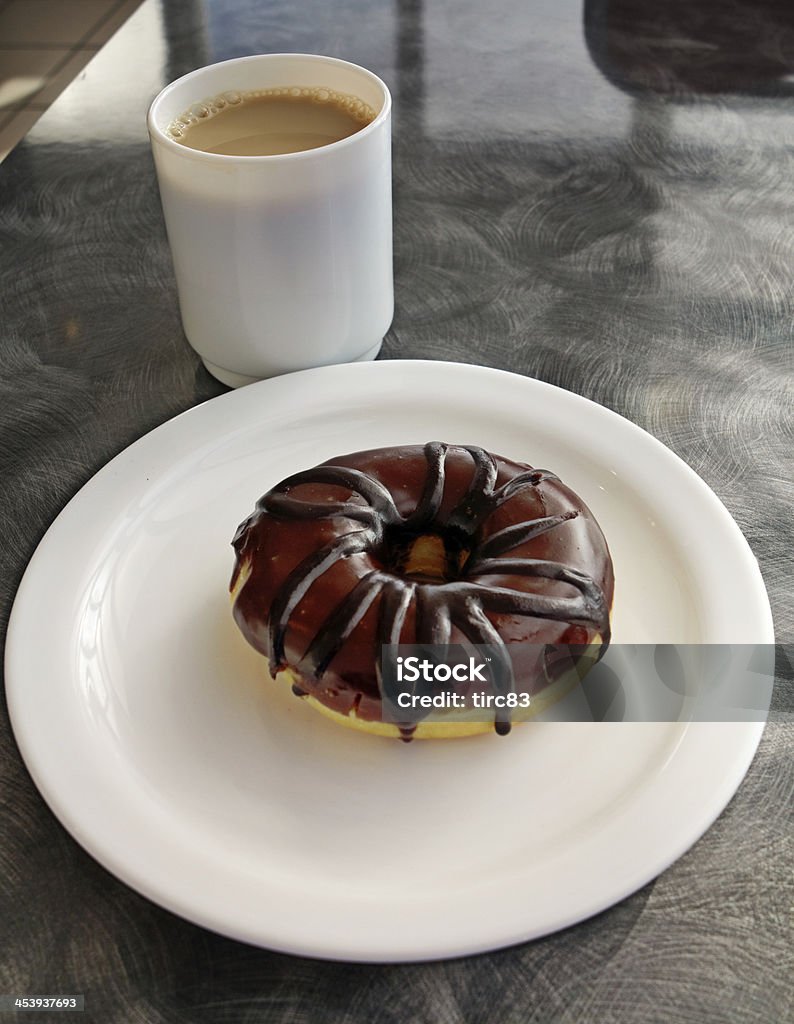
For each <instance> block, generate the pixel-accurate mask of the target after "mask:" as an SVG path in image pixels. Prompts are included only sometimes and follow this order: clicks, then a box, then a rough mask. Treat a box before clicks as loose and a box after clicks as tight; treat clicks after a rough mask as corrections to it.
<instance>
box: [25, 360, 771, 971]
mask: <svg viewBox="0 0 794 1024" xmlns="http://www.w3.org/2000/svg"><path fill="white" fill-rule="evenodd" d="M432 438H438V439H441V440H446V441H452V442H458V443H467V444H478V445H482V446H483V447H485V448H487V449H489V450H491V451H494V452H497V453H499V454H502V455H506V456H508V457H511V458H514V459H519V460H522V461H527V462H530V463H532V464H534V465H537V466H543V467H546V468H549V469H553V470H554V471H555V472H558V473H559V474H560V475H561V476H562V477H563V479H565V480H566V482H568V483H569V484H570V486H572V487H573V488H574V489H575V490H576V491H577V492H578V493H579V494H581V495H582V497H583V498H584V499H585V501H586V502H587V503H588V504H589V505H590V507H591V508H592V510H593V512H594V513H595V515H596V517H597V518H598V520H599V522H600V523H601V525H602V527H603V529H604V532H605V534H606V536H607V539H608V541H609V544H610V546H611V549H612V554H613V559H614V563H615V572H616V579H617V589H616V598H615V606H614V620H613V622H614V637H615V640H619V641H622V642H632V643H731V642H732V643H772V642H773V636H772V627H771V617H770V612H769V606H768V602H767V598H766V593H765V591H764V587H763V584H762V582H761V578H760V574H759V572H758V567H757V564H756V562H755V559H754V558H753V556H752V554H751V553H750V550H749V548H748V547H747V544H746V542H745V541H744V539H743V537H742V535H741V534H740V532H739V530H738V528H737V527H736V525H735V524H734V523H733V521H732V520H731V518H730V516H729V515H728V513H727V512H726V511H725V509H724V508H723V506H722V505H721V504H720V503H719V501H718V500H717V499H716V498H715V496H714V495H713V494H712V492H711V491H710V490H709V489H708V488H707V487H706V485H705V484H704V483H703V482H702V481H701V480H700V479H699V478H698V477H697V476H696V475H695V474H694V473H693V472H692V471H691V470H689V469H688V468H687V467H686V466H685V465H684V464H683V463H682V462H681V461H680V460H679V459H678V458H677V457H676V456H674V455H673V454H672V453H671V452H669V451H668V450H667V449H666V448H664V446H662V445H661V444H659V443H658V442H657V441H655V440H654V439H653V438H652V437H650V436H649V435H648V434H646V433H644V432H643V431H641V430H640V429H638V428H637V427H635V426H633V425H632V424H630V423H628V422H627V421H626V420H623V419H621V418H620V417H619V416H616V415H615V414H614V413H611V412H609V411H607V410H605V409H603V408H601V407H599V406H596V405H594V404H592V403H590V402H587V401H586V400H584V399H582V398H579V397H577V396H575V395H572V394H569V393H567V392H564V391H560V390H559V389H556V388H553V387H551V386H549V385H546V384H543V383H539V382H538V381H534V380H531V379H527V378H524V377H518V376H515V375H512V374H508V373H503V372H500V371H496V370H488V369H483V368H480V367H473V366H464V365H457V364H447V363H425V362H380V363H361V364H354V365H350V366H334V367H326V368H322V369H318V370H308V371H305V372H302V373H296V374H292V375H290V376H288V377H282V378H279V379H276V380H272V381H266V382H263V383H261V384H255V385H252V386H251V387H248V388H244V389H241V390H239V391H236V392H232V393H230V394H227V395H224V396H223V397H221V398H218V399H215V400H213V401H211V402H208V403H206V404H204V405H201V406H198V407H197V408H195V409H193V410H191V411H189V412H188V413H185V414H184V415H182V416H179V417H177V418H176V419H174V420H172V421H171V422H169V423H166V424H165V425H164V426H162V427H160V428H158V429H157V430H156V431H154V432H153V433H152V434H149V435H148V436H146V437H144V438H143V439H141V440H140V441H138V442H137V443H136V444H134V445H132V447H130V448H129V449H127V451H125V452H124V453H122V454H121V455H120V456H119V457H118V458H117V459H115V460H114V461H113V462H111V463H110V464H109V465H108V466H107V467H105V469H103V470H102V471H101V472H100V473H98V474H97V476H96V477H94V479H93V480H91V481H90V483H89V484H88V485H87V486H86V487H85V488H83V490H82V491H81V492H80V493H79V494H78V495H77V496H76V497H75V499H74V500H73V501H72V502H71V503H70V504H69V506H68V507H67V508H66V509H65V510H64V512H63V513H62V514H61V516H60V517H59V518H58V519H57V520H56V522H55V523H54V524H53V526H52V527H51V529H50V531H49V532H48V534H47V535H46V537H45V538H44V540H43V541H42V544H41V546H40V547H39V549H38V551H37V552H36V554H35V556H34V558H33V560H32V562H31V564H30V567H29V569H28V571H27V573H26V575H25V578H24V580H23V582H22V585H21V587H20V590H19V593H18V596H17V600H16V604H15V607H14V611H13V615H12V621H11V625H10V629H9V638H8V647H7V666H6V667H7V689H8V698H9V705H10V709H11V715H12V721H13V726H14V731H15V733H16V736H17V739H18V742H19V745H20V748H21V750H22V753H23V756H24V758H25V760H26V763H27V765H28V767H29V769H30V771H31V774H32V775H33V777H34V779H35V781H36V783H37V785H38V787H39V789H40V790H41V792H42V793H43V795H44V797H45V799H46V800H47V801H48V803H49V804H50V805H51V807H52V808H53V810H54V811H55V813H56V814H57V815H58V817H59V818H60V820H61V821H62V822H63V824H64V825H65V826H66V828H67V829H69V831H71V832H72V834H73V835H74V836H75V837H76V838H77V839H78V840H79V841H80V842H81V843H82V844H83V845H84V846H85V848H86V849H87V850H88V851H89V852H90V853H92V854H93V855H94V856H95V857H96V858H97V859H98V860H99V861H100V862H101V863H102V864H104V865H105V866H106V867H108V868H109V869H110V870H111V871H113V872H115V874H116V875H118V877H119V878H121V879H123V880H124V881H125V882H127V883H128V884H130V885H131V886H133V887H134V888H136V889H138V890H139V891H140V892H142V893H144V894H145V895H147V896H149V897H150V898H151V899H153V900H155V901H157V902H158V903H160V904H162V905H163V906H165V907H168V908H169V909H171V910H173V911H175V912H176V913H179V914H182V915H183V916H185V917H187V918H190V919H191V920H193V921H196V922H198V923H200V924H203V925H206V926H207V927H209V928H213V929H215V930H217V931H219V932H222V933H224V934H227V935H231V936H234V937H236V938H239V939H243V940H247V941H250V942H254V943H258V944H261V945H264V946H269V947H272V948H276V949H281V950H286V951H292V952H297V953H303V954H307V955H315V956H328V957H334V958H340V959H361V960H396V959H419V958H432V957H443V956H454V955H459V954H464V953H471V952H474V951H478V950H485V949H490V948H494V947H497V946H502V945H507V944H510V943H514V942H519V941H521V940H524V939H528V938H532V937H535V936H539V935H542V934H545V933H547V932H550V931H553V930H555V929H557V928H561V927H563V926H566V925H569V924H572V923H573V922H575V921H577V920H581V919H582V918H584V917H587V916H588V915H590V914H593V913H596V912H597V911H599V910H602V909H604V908H605V907H607V906H609V905H610V904H612V903H614V902H615V901H616V900H619V899H621V898H622V897H624V896H626V895H627V894H628V893H630V892H632V891H633V890H635V889H636V888H638V887H639V886H641V885H642V884H644V883H645V882H647V881H648V880H649V879H651V878H653V877H654V876H655V875H656V874H658V873H659V872H660V871H662V870H663V869H664V868H665V867H666V866H667V865H668V864H670V863H671V862H672V861H673V860H674V859H675V858H676V857H678V856H680V854H681V853H682V852H683V851H684V850H686V849H687V848H688V847H689V846H690V845H691V844H692V843H693V842H694V841H695V840H696V839H697V838H698V837H699V836H700V835H701V834H702V833H703V832H704V831H705V829H706V828H707V827H708V826H709V825H710V823H711V822H712V821H713V820H714V818H715V817H716V816H717V815H718V814H719V813H720V811H721V810H722V808H723V807H724V806H725V804H726V803H727V801H728V800H729V799H730V797H731V795H732V794H733V792H734V791H735V789H736V787H737V786H738V784H739V782H740V781H741V779H742V777H743V775H744V773H745V771H746V770H747V767H748V765H749V763H750V760H751V758H752V756H753V753H754V751H755V748H756V746H757V744H758V740H759V738H760V735H761V729H762V726H761V725H759V724H754V723H741V722H740V723H713V724H710V723H696V724H689V725H686V724H680V723H663V724H655V723H639V724H626V723H608V724H604V723H602V724H594V723H554V722H549V723H530V724H528V725H524V726H522V727H520V728H517V729H515V730H514V731H513V733H512V734H511V735H510V736H509V737H508V738H506V739H502V738H500V737H497V736H495V735H489V736H483V737H477V738H473V739H470V740H456V741H450V742H448V743H436V744H434V743H426V744H423V743H414V744H411V745H404V744H401V743H397V742H393V741H387V740H381V739H378V738H376V737H372V736H367V735H363V734H362V735H359V734H357V733H353V732H351V731H349V730H347V729H340V728H339V727H338V726H336V725H335V724H333V723H330V722H328V721H326V720H325V719H324V718H323V717H322V716H320V715H317V714H316V713H314V712H312V711H311V709H309V708H307V707H305V706H304V705H303V704H302V703H301V702H300V701H298V700H295V699H294V698H292V697H291V696H290V695H289V694H287V693H285V692H284V688H282V687H273V686H268V685H266V684H265V683H263V669H264V663H263V661H262V659H261V658H260V657H258V656H257V655H256V654H255V653H254V652H253V651H252V650H250V649H249V648H248V647H247V645H246V644H245V643H244V641H243V640H242V639H241V638H240V636H239V635H238V633H237V630H236V627H235V626H234V624H233V622H232V620H231V616H230V612H229V605H228V599H227V596H226V587H227V583H228V579H229V575H230V572H231V567H232V556H231V548H230V546H229V543H230V539H231V537H232V535H233V533H234V530H235V528H236V526H237V524H238V522H239V521H240V520H242V519H243V518H244V517H245V516H246V515H247V514H248V512H249V511H250V509H251V508H252V507H253V504H254V502H255V501H256V499H257V497H258V496H259V495H260V494H261V493H263V492H264V491H265V490H266V489H267V488H269V487H270V486H271V485H272V484H274V483H275V482H276V481H278V480H279V479H281V478H282V477H284V476H287V475H288V474H289V473H291V472H294V471H296V470H298V469H301V468H305V467H308V466H311V465H313V464H315V463H317V462H319V461H321V460H323V459H326V458H330V457H331V456H332V455H336V454H341V453H343V452H346V451H355V450H358V449H361V448H364V447H379V446H385V445H396V444H407V443H420V442H424V441H427V440H430V439H432ZM682 509H686V510H687V514H686V516H682V514H681V510H682ZM44 608H46V610H47V617H46V630H47V637H46V641H47V642H46V643H43V642H42V628H43V625H42V624H43V622H44V621H45V620H43V618H42V609H44Z"/></svg>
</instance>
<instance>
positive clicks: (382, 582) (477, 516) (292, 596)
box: [235, 442, 609, 740]
mask: <svg viewBox="0 0 794 1024" xmlns="http://www.w3.org/2000/svg"><path fill="white" fill-rule="evenodd" d="M450 447H452V446H450V445H447V444H442V443H440V442H431V443H429V444H427V445H425V449H424V453H425V458H426V460H427V476H426V478H425V483H424V487H423V491H422V496H421V498H420V499H419V501H418V503H417V505H416V508H415V509H414V510H413V512H411V513H410V514H409V515H408V516H407V517H403V516H401V515H400V513H399V511H398V509H397V507H396V505H395V503H394V499H393V497H392V495H391V493H390V491H389V490H388V489H387V488H386V487H385V486H384V485H383V484H381V483H380V482H379V481H378V480H376V479H375V478H374V477H372V476H368V475H367V474H365V473H362V472H360V471H359V470H355V469H350V468H348V467H346V466H333V465H322V466H317V467H315V468H313V469H308V470H305V471H303V472H301V473H296V474H295V475H293V476H291V477H289V478H287V479H286V480H283V481H282V482H281V483H280V484H278V485H277V486H276V487H274V488H273V489H272V490H271V491H269V492H268V493H267V494H265V495H264V496H263V497H262V498H260V500H259V502H258V503H257V509H260V510H263V511H266V512H268V513H270V514H271V515H275V516H280V517H286V518H291V519H336V518H339V517H344V518H347V519H349V520H351V521H353V522H355V523H358V524H360V525H359V527H358V528H357V529H353V530H351V531H350V532H349V533H346V534H344V535H343V536H341V537H336V538H335V539H334V540H333V541H331V542H329V543H328V544H326V545H325V546H323V547H322V548H320V549H319V550H317V551H315V552H313V553H312V554H311V555H309V556H308V557H307V558H305V559H304V560H303V561H302V562H300V563H299V564H298V565H297V566H296V567H295V568H294V569H293V570H292V572H291V573H290V574H289V576H288V577H287V579H286V580H285V581H284V583H283V585H282V586H281V588H280V590H279V591H278V593H277V594H276V596H275V598H274V600H273V603H272V606H271V611H270V626H269V637H268V642H269V650H268V655H269V660H270V668H271V672H272V673H273V674H274V675H275V673H276V672H278V671H279V670H281V669H283V668H284V667H285V666H286V664H287V661H286V657H285V650H284V644H285V636H286V632H287V627H288V624H289V621H290V617H291V615H292V613H293V611H294V610H295V608H296V607H297V605H298V603H299V602H300V601H301V599H302V598H303V597H304V595H305V594H306V592H307V591H308V590H309V587H311V585H312V584H313V583H314V582H315V581H316V580H317V579H319V578H320V576H322V574H323V573H325V572H327V571H328V569H329V568H330V567H331V566H332V565H334V564H335V563H336V562H337V561H339V560H340V559H343V558H348V557H350V556H351V555H353V554H355V553H359V552H364V551H373V550H375V551H377V550H378V548H379V547H380V545H381V544H382V542H383V538H384V532H385V531H386V530H387V529H390V528H403V529H405V530H406V531H407V532H415V533H416V535H419V534H421V533H422V532H430V531H435V532H438V533H441V534H447V533H452V534H454V535H455V536H456V537H457V538H460V539H461V540H462V542H463V543H464V544H465V545H470V548H471V554H470V556H469V559H468V561H467V562H466V564H465V566H464V568H463V570H462V578H461V579H458V580H452V581H449V582H423V581H418V580H416V579H410V578H405V577H401V576H399V575H395V574H393V573H390V572H387V571H385V570H381V569H374V570H371V571H370V572H369V573H367V575H366V576H364V577H362V578H361V580H360V581H359V582H358V583H357V585H356V586H355V587H354V589H353V590H352V591H351V592H350V593H349V594H348V595H347V596H346V597H345V598H343V600H342V601H341V602H340V603H339V604H338V605H337V607H336V608H334V609H332V611H331V612H330V614H329V615H328V616H327V617H326V619H325V621H324V622H322V623H321V625H320V627H319V629H318V630H317V632H316V634H315V635H314V637H313V639H312V640H311V642H310V643H309V646H308V648H307V649H306V651H305V653H304V655H303V657H302V659H301V660H300V662H299V664H298V665H297V666H296V667H297V668H298V670H299V672H300V673H301V674H302V675H303V676H304V677H310V676H311V677H314V678H315V679H319V678H320V677H321V676H322V675H323V673H324V672H325V671H326V669H327V668H328V666H329V664H330V663H331V661H332V660H333V658H334V656H335V655H336V654H337V652H338V651H339V650H340V649H341V647H342V646H343V645H344V643H345V641H346V640H347V639H348V638H349V636H350V635H351V634H352V632H353V630H354V629H355V628H356V626H357V625H358V623H359V622H360V621H361V619H362V618H363V617H364V615H365V614H366V612H367V611H368V610H369V608H370V607H371V606H372V604H373V603H374V602H375V601H376V600H377V599H378V598H380V604H379V608H378V625H377V637H378V642H379V643H380V644H397V643H399V642H400V637H401V635H402V629H403V625H404V623H405V618H406V615H407V612H408V609H409V607H410V606H411V603H412V602H413V603H415V608H416V642H417V643H420V644H422V643H429V644H439V645H444V644H447V643H449V640H450V637H451V634H452V628H453V626H454V627H456V628H457V629H458V630H459V631H460V633H461V634H462V635H463V636H464V637H465V638H466V639H467V640H468V641H470V642H471V643H474V644H487V645H488V646H489V647H491V648H493V649H494V650H496V651H497V652H498V653H497V656H496V657H495V658H493V659H492V661H491V665H490V667H491V672H492V681H493V683H494V686H495V688H496V690H497V692H510V691H511V690H512V688H513V685H514V680H513V672H512V665H511V661H510V657H509V653H508V650H507V647H506V645H505V643H504V641H503V640H502V638H501V637H500V635H499V632H498V630H497V629H496V627H495V626H494V625H493V623H492V622H491V620H490V619H489V618H488V614H487V613H489V612H490V613H497V614H507V615H519V616H531V617H534V618H541V619H553V620H555V621H558V622H569V623H572V624H573V623H588V624H592V625H594V626H595V627H596V628H597V629H598V631H599V632H600V633H601V635H602V637H603V642H604V646H606V644H607V643H608V642H609V609H608V607H607V603H606V600H605V597H604V593H603V591H602V590H601V588H600V587H599V585H598V584H597V583H596V581H595V580H594V579H593V578H592V577H591V576H589V575H587V574H586V573H583V572H580V571H578V570H576V569H572V568H570V567H568V566H565V565H563V564H561V563H559V562H551V561H544V560H540V559H533V558H512V559H505V558H501V557H499V556H501V555H504V554H506V553H507V552H509V551H510V550H512V549H514V548H516V547H518V546H519V545H521V544H523V543H525V542H526V541H528V540H530V539H531V538H533V537H537V536H538V535H539V534H541V533H544V532H546V531H548V530H552V529H555V528H556V527H558V526H560V525H562V524H563V523H565V522H567V521H569V520H571V519H574V518H576V516H578V515H579V513H578V511H576V510H571V511H568V512H564V513H562V514H559V515H551V516H544V517H540V518H536V519H532V520H528V521H526V522H523V523H517V524H515V525H512V526H509V527H506V528H505V529H502V530H499V531H498V532H497V533H494V534H492V535H491V536H490V537H489V538H488V539H487V540H485V541H484V542H483V543H481V544H480V545H479V546H478V547H476V541H475V539H476V535H477V533H478V531H479V530H480V528H481V526H482V525H483V523H484V522H485V521H486V520H487V519H488V517H489V516H490V515H492V513H493V512H494V511H495V510H496V509H497V508H499V507H500V506H501V505H503V504H504V503H505V502H507V501H509V500H510V498H512V497H514V496H515V495H516V494H518V493H519V492H521V491H523V490H525V489H526V488H530V487H537V486H538V485H539V484H540V483H541V482H542V481H544V480H556V479H557V477H556V476H554V474H552V473H549V472H546V471H545V470H540V469H530V470H527V471H526V472H525V473H520V474H519V475H517V476H515V477H513V478H512V479H511V480H508V481H507V482H506V483H505V484H503V485H502V486H501V487H498V488H497V487H496V486H495V485H496V479H497V473H498V468H497V465H496V460H495V459H494V457H493V456H492V455H491V454H490V453H489V452H486V451H485V450H484V449H483V448H476V447H469V446H459V447H461V448H463V450H465V451H467V452H468V453H469V454H470V456H471V458H472V461H473V463H474V473H473V475H472V479H471V482H470V484H469V487H468V489H467V491H466V493H465V494H464V496H463V497H462V498H461V500H460V501H459V502H458V504H457V505H456V507H455V508H454V509H453V510H452V512H451V513H450V515H449V516H448V517H446V519H445V521H444V522H439V521H438V519H437V517H438V513H439V509H440V507H441V502H442V499H443V495H444V482H445V459H446V455H447V452H448V451H449V449H450ZM301 484H331V485H333V486H337V487H340V488H344V489H347V490H349V491H350V492H351V497H350V498H349V499H348V500H346V501H331V502H309V501H305V500H303V499H301V498H298V497H295V496H294V495H292V494H291V493H290V491H292V490H293V489H294V488H295V487H298V486H299V485H301ZM356 497H357V498H358V499H359V500H358V501H356V500H354V498H356ZM249 522H250V521H249ZM247 525H248V524H247V523H245V524H243V527H241V530H240V531H238V536H237V537H236V538H235V544H236V546H237V545H238V544H241V543H242V536H243V533H244V531H245V527H246V526H247ZM489 574H501V575H511V576H530V577H541V578H544V579H550V580H559V581H561V582H563V583H567V584H569V585H570V586H571V587H573V588H574V590H575V591H576V592H577V593H576V594H575V595H574V596H570V597H559V596H550V595H544V594H535V593H524V592H520V591H516V590H511V589H508V588H505V587H489V586H486V585H484V584H482V583H478V582H476V581H474V580H472V579H470V578H469V579H467V578H466V577H471V576H474V575H477V576H487V575H489ZM377 674H378V685H379V687H380V692H381V697H383V696H384V695H385V694H384V690H383V687H384V680H383V679H382V677H381V672H380V666H378V669H377ZM494 726H495V729H496V732H497V733H499V734H500V735H504V734H505V733H507V732H509V731H510V713H509V710H508V709H499V710H498V712H497V714H496V718H495V722H494ZM415 728H416V726H415V725H400V726H399V729H400V735H401V737H402V738H403V739H405V740H407V739H410V738H411V736H412V734H413V731H414V730H415Z"/></svg>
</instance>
